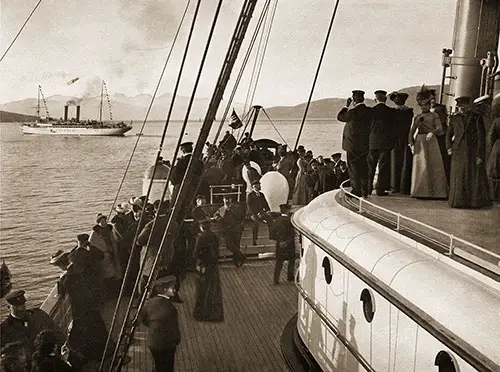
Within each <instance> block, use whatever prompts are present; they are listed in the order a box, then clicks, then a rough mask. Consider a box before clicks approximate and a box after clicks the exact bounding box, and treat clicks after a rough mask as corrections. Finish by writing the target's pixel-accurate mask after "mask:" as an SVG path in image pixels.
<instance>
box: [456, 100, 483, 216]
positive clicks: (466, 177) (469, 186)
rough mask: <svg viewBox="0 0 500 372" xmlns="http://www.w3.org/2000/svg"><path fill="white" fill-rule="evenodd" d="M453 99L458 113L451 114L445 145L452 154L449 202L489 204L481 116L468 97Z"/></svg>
mask: <svg viewBox="0 0 500 372" xmlns="http://www.w3.org/2000/svg"><path fill="white" fill-rule="evenodd" d="M456 101H457V107H458V113H456V114H455V115H453V116H451V118H450V125H449V127H448V131H447V133H446V148H447V149H448V154H449V155H451V171H450V197H449V199H448V205H449V206H450V207H452V208H481V207H485V206H489V205H491V200H490V195H489V187H488V177H487V176H486V168H485V163H486V132H485V129H484V123H483V118H482V117H481V115H479V114H477V113H475V112H472V110H471V99H470V97H458V98H456Z"/></svg>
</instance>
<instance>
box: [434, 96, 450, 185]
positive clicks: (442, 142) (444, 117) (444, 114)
mask: <svg viewBox="0 0 500 372" xmlns="http://www.w3.org/2000/svg"><path fill="white" fill-rule="evenodd" d="M429 92H430V93H431V112H435V113H436V114H438V116H439V119H440V120H441V126H442V127H443V129H442V130H441V131H439V132H438V133H436V139H437V141H438V145H439V151H440V152H441V157H442V158H443V165H444V172H445V173H446V180H447V181H448V186H449V185H450V163H451V156H450V155H448V150H447V148H446V132H447V130H448V111H447V110H446V106H445V105H442V104H440V103H438V102H437V100H436V90H435V89H430V90H429Z"/></svg>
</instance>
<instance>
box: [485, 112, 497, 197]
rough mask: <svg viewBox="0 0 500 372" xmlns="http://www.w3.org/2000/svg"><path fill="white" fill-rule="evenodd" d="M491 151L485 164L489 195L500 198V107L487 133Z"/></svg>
mask: <svg viewBox="0 0 500 372" xmlns="http://www.w3.org/2000/svg"><path fill="white" fill-rule="evenodd" d="M488 138H489V141H490V146H491V152H490V157H489V158H488V163H487V164H486V172H487V173H488V181H489V183H490V195H491V199H492V200H500V108H499V109H498V110H497V117H496V119H494V120H493V123H492V124H491V128H490V131H489V134H488Z"/></svg>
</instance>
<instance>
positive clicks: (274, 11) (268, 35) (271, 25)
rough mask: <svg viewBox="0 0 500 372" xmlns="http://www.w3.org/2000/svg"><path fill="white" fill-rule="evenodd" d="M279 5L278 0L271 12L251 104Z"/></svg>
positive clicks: (251, 100) (251, 101)
mask: <svg viewBox="0 0 500 372" xmlns="http://www.w3.org/2000/svg"><path fill="white" fill-rule="evenodd" d="M277 6H278V0H276V2H275V3H274V8H273V10H272V13H271V17H270V21H269V28H268V30H267V32H266V41H265V43H264V47H263V49H262V54H261V59H260V63H259V69H258V71H257V75H256V77H255V84H254V88H253V92H252V95H251V98H250V102H249V104H250V105H252V104H253V99H254V97H255V92H256V91H257V85H258V84H259V79H260V73H261V71H262V66H263V65H264V57H265V55H266V50H267V44H268V43H269V38H270V36H271V29H272V27H273V22H274V16H275V14H276V8H277Z"/></svg>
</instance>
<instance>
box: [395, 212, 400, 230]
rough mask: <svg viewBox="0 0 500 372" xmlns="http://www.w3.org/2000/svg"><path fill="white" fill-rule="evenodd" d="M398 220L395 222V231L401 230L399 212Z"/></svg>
mask: <svg viewBox="0 0 500 372" xmlns="http://www.w3.org/2000/svg"><path fill="white" fill-rule="evenodd" d="M397 217H398V222H397V225H396V231H399V230H401V213H398V216H397Z"/></svg>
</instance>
